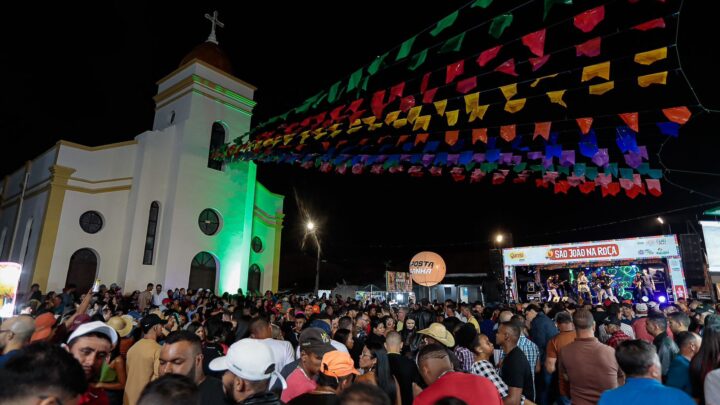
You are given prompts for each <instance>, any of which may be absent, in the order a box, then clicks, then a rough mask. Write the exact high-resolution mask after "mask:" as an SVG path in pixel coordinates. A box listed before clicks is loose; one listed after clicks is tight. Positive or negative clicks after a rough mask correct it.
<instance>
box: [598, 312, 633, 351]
mask: <svg viewBox="0 0 720 405" xmlns="http://www.w3.org/2000/svg"><path fill="white" fill-rule="evenodd" d="M603 324H604V325H605V331H607V334H608V335H610V338H609V339H608V340H607V345H608V346H610V347H612V348H613V349H617V347H618V345H619V344H620V343H622V342H624V341H626V340H630V336H628V335H627V334H625V332H623V331H622V330H620V320H619V319H617V318H616V319H610V318H606V319H605V320H604V321H603Z"/></svg>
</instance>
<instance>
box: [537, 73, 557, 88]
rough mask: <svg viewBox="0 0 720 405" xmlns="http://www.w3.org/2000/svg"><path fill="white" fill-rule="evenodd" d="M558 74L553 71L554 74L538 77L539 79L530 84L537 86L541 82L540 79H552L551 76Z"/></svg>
mask: <svg viewBox="0 0 720 405" xmlns="http://www.w3.org/2000/svg"><path fill="white" fill-rule="evenodd" d="M557 75H558V74H557V73H553V74H551V75H547V76H543V77H538V78H537V79H535V81H534V82H532V84H530V87H536V86H537V85H538V83H540V80H543V79H550V78H551V77H555V76H557Z"/></svg>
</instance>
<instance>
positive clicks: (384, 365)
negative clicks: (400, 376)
mask: <svg viewBox="0 0 720 405" xmlns="http://www.w3.org/2000/svg"><path fill="white" fill-rule="evenodd" d="M360 368H361V369H362V371H363V375H361V376H360V377H358V378H357V380H356V381H357V382H359V383H366V384H372V385H376V386H378V387H380V389H381V390H383V392H385V393H386V394H387V396H388V398H391V399H392V402H393V404H395V405H400V404H401V403H402V400H401V398H400V387H398V383H397V380H395V377H393V375H392V373H391V372H390V362H389V361H388V357H387V352H386V351H385V349H384V348H383V347H382V346H377V345H373V346H365V347H363V350H362V354H361V355H360Z"/></svg>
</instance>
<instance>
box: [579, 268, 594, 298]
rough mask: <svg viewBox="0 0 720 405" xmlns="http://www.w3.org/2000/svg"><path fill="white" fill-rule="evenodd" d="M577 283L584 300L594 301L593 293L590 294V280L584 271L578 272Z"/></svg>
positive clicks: (580, 295)
mask: <svg viewBox="0 0 720 405" xmlns="http://www.w3.org/2000/svg"><path fill="white" fill-rule="evenodd" d="M577 283H578V296H579V297H580V298H581V299H582V300H583V302H589V303H592V295H591V294H590V286H589V285H588V284H589V281H588V278H587V276H586V275H585V272H584V271H581V272H579V273H578V278H577Z"/></svg>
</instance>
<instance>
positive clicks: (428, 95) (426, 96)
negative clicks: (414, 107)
mask: <svg viewBox="0 0 720 405" xmlns="http://www.w3.org/2000/svg"><path fill="white" fill-rule="evenodd" d="M437 90H438V89H437V87H435V88H433V89H430V90H428V91H426V92H425V93H423V99H422V102H423V104H430V103H432V102H433V99H434V98H435V93H437Z"/></svg>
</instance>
